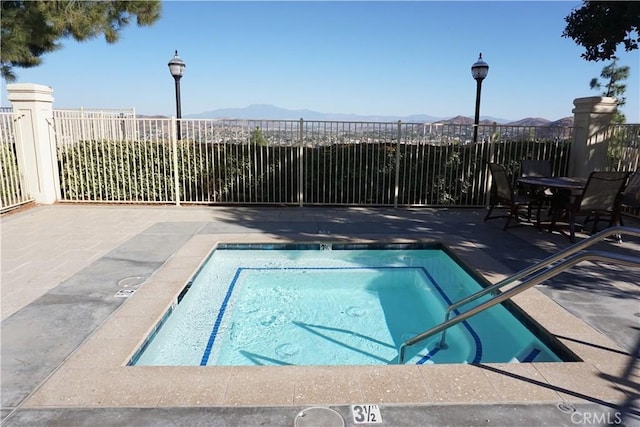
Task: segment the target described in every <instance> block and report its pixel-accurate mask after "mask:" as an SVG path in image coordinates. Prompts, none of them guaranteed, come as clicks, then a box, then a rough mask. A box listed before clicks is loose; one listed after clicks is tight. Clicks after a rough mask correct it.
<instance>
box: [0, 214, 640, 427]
mask: <svg viewBox="0 0 640 427" xmlns="http://www.w3.org/2000/svg"><path fill="white" fill-rule="evenodd" d="M483 214H484V212H483V211H482V210H447V209H438V210H431V209H363V208H350V209H348V208H344V209H343V208H340V209H338V208H335V209H333V208H322V209H321V208H218V207H216V208H208V207H182V208H177V207H157V206H154V207H142V206H139V207H138V206H134V207H131V206H70V205H57V206H46V207H36V208H32V209H28V210H25V211H23V212H19V213H15V214H9V215H4V216H3V217H2V223H1V226H2V235H1V236H2V252H1V256H2V257H1V260H2V319H3V320H2V324H1V325H0V326H1V333H2V337H1V338H2V342H1V344H2V348H1V356H2V358H1V364H2V371H1V374H2V378H1V381H2V396H1V399H2V417H3V423H2V425H11V426H27V425H28V426H31V425H65V426H66V425H90V424H91V425H95V424H98V425H189V426H191V425H225V426H226V425H288V426H291V425H293V423H294V422H295V417H296V415H297V414H298V413H299V412H300V411H301V410H303V409H304V408H306V407H309V406H313V405H311V404H310V405H308V406H299V405H291V404H287V405H285V406H277V407H266V406H259V407H246V406H245V407H233V405H232V404H230V405H228V407H180V401H179V399H177V398H176V396H175V395H174V398H167V399H164V400H161V401H154V402H153V403H152V404H150V406H155V407H147V408H145V407H139V406H137V407H120V408H108V407H105V408H96V407H91V408H83V407H67V408H62V407H38V406H33V405H30V406H28V407H27V406H26V405H25V402H27V401H28V400H29V399H30V397H34V396H37V394H38V391H39V390H43V389H45V388H46V387H44V388H43V386H44V385H46V384H47V383H48V381H49V380H50V379H51V378H53V377H52V375H53V374H55V373H56V372H58V371H60V372H62V371H63V369H62V370H61V367H63V366H64V365H65V363H66V362H67V361H68V360H70V359H71V358H73V357H74V355H75V354H76V353H77V352H78V348H80V347H81V346H82V345H83V343H85V344H86V343H87V340H89V339H90V338H91V337H94V336H95V335H96V333H97V331H100V330H101V327H102V326H103V325H105V324H108V321H109V319H110V318H111V317H112V316H113V313H116V312H118V311H119V310H121V309H122V308H123V307H122V304H123V301H124V299H121V298H114V294H115V293H116V292H117V291H118V290H121V289H127V288H130V287H129V286H132V287H137V286H139V284H140V283H144V281H145V280H146V279H147V278H149V277H151V276H152V275H153V274H154V273H155V272H157V271H158V269H160V268H161V267H162V266H164V265H166V263H167V261H170V260H171V259H172V257H173V256H174V255H175V254H176V253H177V252H178V251H179V250H180V249H181V248H182V247H183V246H184V245H185V244H186V243H187V242H188V241H189V240H190V239H191V238H192V237H193V236H195V235H213V236H224V235H229V234H236V235H237V234H242V235H244V236H245V238H246V239H248V240H249V241H250V240H251V239H252V238H254V237H259V236H268V237H269V238H272V239H294V240H318V239H325V240H335V239H343V238H354V237H362V236H364V235H368V236H372V235H373V236H374V237H375V238H379V239H390V238H399V237H406V238H433V239H441V240H443V241H445V242H452V243H453V246H454V247H455V251H456V253H457V254H458V255H459V256H461V257H462V258H465V257H466V259H465V261H467V262H469V263H470V264H472V265H473V266H474V267H475V268H477V269H478V271H479V272H481V273H482V274H483V275H484V276H485V277H487V278H488V279H489V280H491V281H496V280H498V279H499V278H502V277H505V276H506V275H508V274H511V273H513V272H514V271H518V270H519V269H521V268H523V267H525V266H528V265H529V264H530V263H532V262H536V261H539V260H541V259H544V258H546V257H547V256H549V255H551V254H553V253H555V252H557V251H558V250H560V249H562V248H564V247H567V246H569V241H568V239H567V238H566V237H565V236H562V235H559V234H556V233H553V234H551V233H547V232H546V231H544V232H540V231H538V230H536V229H535V228H534V227H529V226H522V227H517V228H513V229H510V230H508V231H506V232H504V231H502V229H501V225H502V220H493V221H489V222H487V223H484V222H482V217H483ZM627 225H630V226H636V227H637V226H638V224H637V223H635V224H634V223H633V221H627ZM580 237H584V235H580ZM599 246H601V247H602V248H606V250H615V251H625V252H631V253H635V255H636V256H637V254H638V251H639V250H640V249H639V248H640V244H639V242H638V239H634V238H630V239H625V241H624V242H623V243H622V244H614V243H611V242H604V243H602V244H599ZM638 277H640V275H639V272H638V271H637V270H634V269H630V268H621V267H612V266H608V265H603V264H601V263H597V264H596V263H583V264H581V265H580V266H579V268H575V269H574V270H571V271H569V272H566V273H563V274H562V275H561V276H558V277H556V278H554V279H552V280H550V281H548V282H546V283H545V284H544V285H541V286H538V287H537V288H538V290H540V291H542V292H543V293H544V294H546V295H548V296H550V297H551V298H552V299H553V300H555V301H556V302H557V303H558V307H561V308H562V310H566V311H567V313H572V314H573V315H575V316H577V317H578V318H580V319H582V321H584V322H586V324H587V326H588V329H592V328H593V329H595V330H597V331H600V332H602V333H603V334H604V338H603V339H602V341H597V340H595V339H594V338H593V335H588V340H587V341H586V340H585V337H587V334H586V333H585V332H584V331H582V330H581V329H580V326H578V327H577V328H576V329H575V330H574V332H573V333H572V334H571V336H566V337H562V339H563V342H565V344H567V345H573V346H575V347H576V348H581V350H580V351H585V352H587V351H593V352H598V353H600V354H602V350H603V349H605V350H606V351H607V352H609V353H610V357H608V358H607V359H612V358H615V357H619V359H616V363H610V360H603V361H602V362H600V363H601V364H602V365H601V366H599V365H598V364H597V363H596V365H594V366H595V367H594V369H595V370H596V371H594V372H595V373H597V374H598V375H600V376H601V377H603V378H604V379H606V381H608V382H609V383H611V384H614V385H615V387H614V390H612V391H611V394H610V398H605V399H602V398H597V399H595V398H591V394H594V395H596V394H597V395H598V396H603V395H604V396H607V394H606V393H604V394H603V393H602V390H589V389H588V387H586V386H583V385H581V386H580V387H582V390H581V393H580V394H581V395H580V396H576V394H578V393H576V392H572V393H568V394H567V393H566V391H567V390H562V389H559V390H549V389H547V390H546V391H545V389H544V388H542V389H541V388H539V387H538V388H531V384H535V382H536V381H537V380H536V373H539V372H542V371H544V370H546V371H547V372H546V374H547V376H549V378H557V379H559V381H560V379H561V380H562V381H564V382H565V383H567V382H568V383H570V382H571V381H575V380H577V379H578V377H579V376H580V375H581V371H575V369H577V368H575V369H574V368H567V367H565V368H553V367H542V368H540V369H541V370H542V371H541V370H537V371H536V372H532V371H531V370H530V369H529V370H528V369H527V368H526V366H527V365H517V366H522V368H516V367H510V368H509V369H510V370H509V371H508V372H507V373H508V374H509V375H506V374H505V370H503V369H501V370H500V372H495V371H491V369H485V371H484V372H483V375H484V376H485V377H487V378H490V379H492V381H493V384H498V385H497V386H495V385H494V388H493V389H494V390H503V392H507V390H509V388H508V387H510V386H507V385H504V384H505V382H507V383H509V382H510V383H511V386H513V385H514V384H516V385H517V387H519V388H521V389H522V390H520V391H521V392H524V393H529V395H530V396H531V402H529V403H527V404H522V403H518V404H515V403H509V404H490V405H489V404H486V403H485V402H487V401H488V400H487V397H488V396H485V397H484V398H483V397H480V398H478V397H477V396H478V395H480V396H482V393H481V392H480V391H478V392H477V393H476V394H474V395H473V396H472V397H473V400H470V401H473V402H477V403H474V404H473V405H469V404H461V403H460V402H458V403H457V404H447V405H438V404H437V403H435V402H432V403H428V404H421V405H402V404H393V403H383V404H381V413H382V417H383V425H532V424H539V425H593V424H599V425H602V424H620V421H619V420H621V422H623V423H624V424H625V425H640V422H639V420H640V409H639V402H638V395H639V394H640V385H639V382H640V381H639V374H638V360H639V359H640V354H639V353H640V350H639V349H640V317H638V316H640V314H639V313H640V302H639V301H640V298H639V292H640V287H639V286H640V285H639V280H638ZM143 288H144V285H142V286H141V290H142V289H143ZM523 295H524V294H523ZM531 300H535V298H529V299H528V300H527V301H528V303H530V304H534V303H535V301H531ZM558 323H559V324H561V323H563V322H562V321H561V320H559V321H558ZM607 337H608V338H607ZM615 345H617V347H618V348H619V350H616V352H611V349H614V346H615ZM599 347H601V348H599ZM109 351H110V349H108V348H107V349H103V352H106V353H105V356H107V355H108V352H109ZM609 353H604V354H609ZM538 365H539V364H538ZM554 369H555V370H556V371H555V372H554ZM90 375H91V374H90V372H88V376H87V377H86V379H85V381H87V382H91V377H90ZM54 377H55V375H54ZM523 378H529V381H523V380H522V379H523ZM166 379H167V378H164V380H165V383H164V385H163V384H162V383H161V382H159V383H158V384H157V385H156V386H158V387H167V388H168V389H171V386H170V385H169V386H167V385H166ZM252 380H253V381H256V380H257V378H255V377H253V378H252ZM445 381H446V377H445ZM169 384H171V383H170V381H169ZM501 384H502V385H501ZM80 385H81V384H78V386H80ZM82 386H83V387H84V385H82ZM139 386H149V385H144V384H140V383H138V384H137V383H136V381H135V378H132V379H131V383H130V387H131V388H132V389H135V388H136V387H139ZM151 386H153V385H151ZM238 387H239V389H238V393H240V396H242V394H241V393H242V386H241V385H239V386H238ZM67 388H73V384H70V383H66V384H65V383H64V382H63V383H61V384H60V391H61V392H62V394H64V392H65V391H68V390H67ZM143 388H144V387H143ZM534 390H535V391H534ZM563 391H564V392H565V394H564V395H563ZM96 392H99V393H107V395H108V393H112V394H118V393H123V392H127V391H126V390H96ZM303 392H304V393H306V395H307V397H308V399H309V400H306V401H308V402H314V399H318V400H316V401H315V402H316V403H317V402H321V401H322V400H323V397H324V396H322V395H318V394H317V389H313V388H310V389H308V390H306V391H304V390H303ZM349 392H350V390H349V389H348V387H346V388H344V390H343V393H345V394H346V395H347V396H348V395H349ZM549 392H551V393H558V403H557V404H555V405H554V404H548V403H547V404H542V405H541V404H539V403H536V402H537V401H538V400H536V399H537V398H536V397H535V396H536V393H540V395H541V397H540V398H539V399H540V400H546V398H548V397H549V396H548V394H547V393H549ZM314 393H316V395H314ZM168 394H170V393H169V392H168ZM242 397H243V398H244V397H246V396H242ZM276 397H277V396H276ZM347 398H348V397H347ZM362 398H363V399H364V396H362ZM576 398H578V400H579V401H582V402H583V403H575V402H574V403H572V404H567V403H566V402H564V401H563V399H566V400H575V399H576ZM32 401H33V400H32ZM325 401H327V402H330V400H329V399H326V397H325ZM350 403H353V404H356V403H371V402H366V401H365V402H362V401H353V402H350ZM143 406H144V405H143ZM320 406H322V405H320ZM327 406H330V404H327ZM334 409H336V410H337V411H338V412H340V413H341V414H342V415H343V418H344V419H345V422H346V425H354V421H353V414H352V413H351V411H350V408H349V406H346V405H341V406H336V407H334ZM594 421H596V422H594Z"/></svg>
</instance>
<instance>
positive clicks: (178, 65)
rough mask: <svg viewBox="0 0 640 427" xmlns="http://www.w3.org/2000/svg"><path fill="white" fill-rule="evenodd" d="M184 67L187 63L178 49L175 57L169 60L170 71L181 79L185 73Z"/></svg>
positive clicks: (176, 77)
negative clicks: (181, 57) (180, 55)
mask: <svg viewBox="0 0 640 427" xmlns="http://www.w3.org/2000/svg"><path fill="white" fill-rule="evenodd" d="M184 67H186V64H185V63H184V61H183V60H182V59H180V57H179V56H178V51H177V50H176V53H175V55H174V57H173V58H171V61H169V72H170V73H171V75H172V76H173V78H175V79H179V78H180V77H182V75H183V74H184Z"/></svg>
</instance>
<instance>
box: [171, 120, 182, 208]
mask: <svg viewBox="0 0 640 427" xmlns="http://www.w3.org/2000/svg"><path fill="white" fill-rule="evenodd" d="M171 148H172V151H173V186H174V188H175V191H176V194H175V198H176V206H180V177H179V176H178V137H177V122H176V118H175V117H171Z"/></svg>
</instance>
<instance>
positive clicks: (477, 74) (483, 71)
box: [471, 53, 489, 142]
mask: <svg viewBox="0 0 640 427" xmlns="http://www.w3.org/2000/svg"><path fill="white" fill-rule="evenodd" d="M487 74H489V64H487V63H486V62H484V61H483V60H482V53H480V57H479V58H478V61H477V62H476V63H475V64H473V65H472V66H471V75H472V76H473V78H474V79H476V83H477V88H476V116H475V119H474V121H473V142H478V124H479V123H480V91H481V90H482V81H483V80H484V79H485V77H487Z"/></svg>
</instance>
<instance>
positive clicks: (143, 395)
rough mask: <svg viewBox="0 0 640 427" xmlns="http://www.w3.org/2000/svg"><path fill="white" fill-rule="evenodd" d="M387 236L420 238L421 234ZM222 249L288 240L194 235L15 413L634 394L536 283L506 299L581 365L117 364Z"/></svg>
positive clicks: (604, 345) (598, 339)
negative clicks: (221, 246)
mask: <svg viewBox="0 0 640 427" xmlns="http://www.w3.org/2000/svg"><path fill="white" fill-rule="evenodd" d="M334 240H335V239H334ZM376 240H378V239H376ZM376 240H374V239H364V238H358V239H348V242H350V243H368V242H372V241H376ZM387 241H388V240H387ZM398 241H402V242H424V241H425V239H398ZM222 242H225V243H226V242H229V243H232V242H234V243H243V242H250V243H265V244H268V243H274V242H277V243H282V242H294V240H291V239H282V238H279V237H276V236H269V235H262V236H255V235H253V236H252V235H246V234H244V235H240V234H227V235H224V236H221V235H209V234H198V235H195V236H193V237H192V238H191V239H190V240H189V241H188V242H187V243H186V244H185V245H183V246H182V247H181V249H179V250H178V251H177V252H176V253H175V254H174V256H172V257H171V258H170V259H169V260H168V261H167V262H166V263H165V264H164V265H163V266H162V267H161V268H160V269H159V270H158V271H156V272H155V274H154V275H153V276H151V277H150V278H148V279H147V280H146V282H145V283H144V284H143V285H141V286H140V287H139V289H138V290H137V291H136V292H135V293H134V294H133V295H132V296H130V297H129V298H128V299H127V301H125V302H124V303H123V304H122V306H121V307H120V308H119V309H118V310H117V311H116V312H114V313H113V315H112V316H111V317H110V318H109V319H108V320H107V321H106V322H105V323H104V324H103V325H102V327H101V328H100V329H98V330H97V331H96V332H95V333H94V334H93V335H92V336H90V337H89V338H87V340H86V341H85V342H84V343H83V345H81V346H80V347H79V348H78V349H77V350H76V351H75V352H74V353H73V354H71V355H70V356H69V357H68V359H67V360H65V362H64V363H63V364H62V365H61V366H60V367H59V368H58V369H57V370H56V371H55V372H54V373H53V374H52V375H51V376H50V377H49V378H48V379H47V380H46V381H45V382H44V383H43V384H42V385H41V386H40V387H39V388H38V389H37V390H36V391H34V392H33V393H32V394H31V395H30V396H29V398H28V399H27V400H26V401H25V402H24V404H23V405H22V406H23V407H24V408H29V407H31V408H36V407H37V408H43V407H85V408H86V407H207V406H300V405H345V404H356V403H370V404H430V403H431V404H435V403H438V404H442V403H452V404H453V403H483V404H490V403H523V402H540V403H549V402H558V401H565V402H578V403H580V402H596V403H603V402H619V401H624V400H626V399H628V398H629V397H630V396H632V395H633V389H632V388H631V387H629V386H628V385H625V384H624V381H622V380H621V378H622V377H623V375H622V374H623V372H625V369H626V367H627V365H628V364H629V357H630V356H629V355H628V354H627V353H626V352H625V351H624V350H622V349H621V348H620V347H619V346H618V345H617V344H616V343H615V342H613V341H612V340H611V339H609V338H608V337H606V336H604V335H602V334H601V333H599V332H598V331H596V330H595V329H593V328H592V327H591V326H589V325H588V324H586V323H584V322H583V321H582V320H580V319H579V318H577V317H576V316H574V315H572V314H571V313H569V312H568V311H566V310H565V309H564V308H562V307H561V306H559V305H558V304H557V303H555V302H554V301H553V300H551V299H550V298H549V297H547V296H545V295H544V294H543V293H542V292H540V291H538V290H537V289H535V288H532V289H529V290H527V291H525V292H523V293H522V294H520V295H517V296H516V297H514V299H513V302H514V303H515V304H516V305H517V306H519V307H520V308H521V309H522V310H524V311H525V312H526V313H527V314H528V315H529V316H530V317H532V318H533V320H535V321H536V322H538V323H539V324H540V325H541V326H542V327H544V328H545V329H546V330H547V331H548V332H550V333H551V334H553V335H555V336H556V337H558V338H559V340H560V341H561V342H562V343H563V344H564V345H565V346H566V347H568V348H569V349H570V350H571V351H573V352H574V353H575V354H576V355H577V356H578V357H580V358H581V359H582V360H583V361H582V362H568V363H522V364H479V365H396V366H234V367H227V366H222V367H216V366H205V367H200V366H192V367H166V366H127V363H128V361H129V360H130V359H131V357H132V356H133V354H134V353H135V352H136V351H137V349H138V348H139V346H140V345H141V344H142V342H143V340H144V339H145V337H147V336H148V335H149V333H151V331H152V330H153V328H154V327H155V326H156V324H157V323H158V321H159V320H160V319H161V317H162V316H163V315H164V313H166V311H167V310H168V309H169V307H170V306H171V305H172V304H173V302H174V301H175V300H176V298H177V296H178V295H179V294H180V292H181V291H182V290H183V288H184V286H185V285H186V284H187V282H188V281H189V280H190V279H191V277H192V276H193V274H194V273H195V272H196V271H197V270H198V269H199V268H200V266H201V265H202V263H203V262H204V261H205V260H206V259H207V257H208V255H209V253H210V252H211V250H213V248H214V247H215V246H216V245H217V244H218V243H222ZM456 244H461V242H455V241H453V242H452V243H448V244H447V246H448V247H449V248H450V249H451V250H452V251H453V252H454V254H455V253H456V250H455V246H456ZM465 249H466V254H465V256H460V258H462V259H463V260H464V261H465V262H466V261H467V260H473V261H474V262H473V263H472V265H471V266H472V267H475V266H476V265H481V264H483V263H486V262H490V261H491V260H490V259H488V257H487V254H486V253H485V252H483V251H482V250H481V249H479V248H465ZM458 256H459V255H458ZM494 262H495V261H494ZM474 264H475V265H474ZM486 276H487V274H485V277H486ZM493 279H494V281H495V280H497V279H499V278H498V277H494V278H493ZM168 385H170V386H168Z"/></svg>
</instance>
